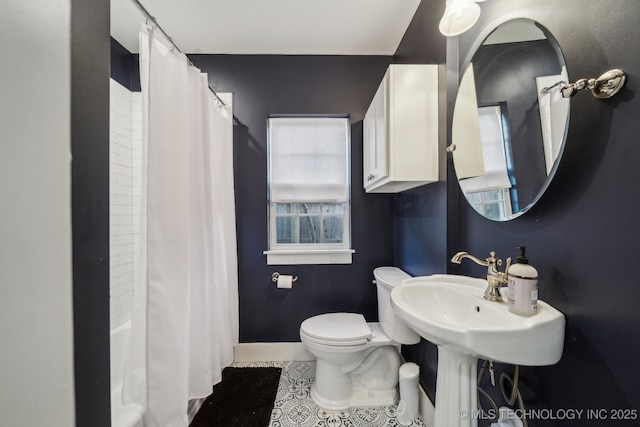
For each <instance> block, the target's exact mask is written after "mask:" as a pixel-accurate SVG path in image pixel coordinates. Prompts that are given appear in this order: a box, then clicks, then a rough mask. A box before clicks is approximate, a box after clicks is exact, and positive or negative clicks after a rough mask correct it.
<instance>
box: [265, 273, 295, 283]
mask: <svg viewBox="0 0 640 427" xmlns="http://www.w3.org/2000/svg"><path fill="white" fill-rule="evenodd" d="M278 277H280V273H278V272H277V271H276V272H275V273H273V274H272V275H271V281H272V282H277V281H278ZM296 280H298V276H293V278H292V279H291V281H292V282H295V281H296Z"/></svg>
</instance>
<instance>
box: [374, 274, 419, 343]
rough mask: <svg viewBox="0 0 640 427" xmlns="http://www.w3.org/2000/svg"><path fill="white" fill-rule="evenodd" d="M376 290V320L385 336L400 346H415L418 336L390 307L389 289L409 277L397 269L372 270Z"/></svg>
mask: <svg viewBox="0 0 640 427" xmlns="http://www.w3.org/2000/svg"><path fill="white" fill-rule="evenodd" d="M373 277H375V279H376V288H377V289H378V319H379V321H380V326H382V330H383V331H384V333H385V334H387V335H388V336H389V338H391V339H392V340H394V341H396V342H399V343H400V344H417V343H418V342H420V336H419V335H418V334H417V333H416V332H415V331H413V330H411V329H409V327H408V326H407V325H405V324H404V322H402V320H400V318H399V317H398V316H397V315H396V312H395V311H394V310H393V307H392V306H391V289H393V287H394V286H398V285H399V284H400V283H401V282H402V281H403V280H404V279H408V278H410V277H411V276H409V275H408V274H407V273H405V272H404V271H402V270H400V269H399V268H398V267H378V268H376V269H375V270H373Z"/></svg>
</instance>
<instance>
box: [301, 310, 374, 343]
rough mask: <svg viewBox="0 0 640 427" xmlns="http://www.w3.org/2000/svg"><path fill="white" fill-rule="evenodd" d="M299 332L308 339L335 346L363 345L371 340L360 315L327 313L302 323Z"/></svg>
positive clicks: (369, 331)
mask: <svg viewBox="0 0 640 427" xmlns="http://www.w3.org/2000/svg"><path fill="white" fill-rule="evenodd" d="M300 331H301V332H302V333H304V334H305V335H306V336H308V337H310V338H314V339H316V340H319V341H322V342H331V343H335V344H336V345H339V344H344V345H357V344H365V343H366V342H367V341H368V340H369V339H370V338H371V329H370V328H369V326H368V325H367V321H366V320H365V319H364V316H363V315H362V314H356V313H328V314H320V315H318V316H313V317H310V318H308V319H307V320H305V321H303V322H302V324H301V325H300Z"/></svg>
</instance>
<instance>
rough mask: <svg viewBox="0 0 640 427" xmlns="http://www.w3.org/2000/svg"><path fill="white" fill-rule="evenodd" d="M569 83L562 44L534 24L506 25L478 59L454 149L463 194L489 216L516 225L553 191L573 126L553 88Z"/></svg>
mask: <svg viewBox="0 0 640 427" xmlns="http://www.w3.org/2000/svg"><path fill="white" fill-rule="evenodd" d="M568 81H569V80H568V77H567V70H566V66H565V63H564V59H563V56H562V53H561V51H560V48H559V46H558V45H557V43H556V41H555V40H554V39H553V37H552V36H551V35H550V34H549V33H548V31H547V30H546V29H545V28H543V27H542V26H540V25H539V24H537V23H535V22H533V21H530V20H528V19H516V20H512V21H508V22H506V23H504V24H502V25H500V26H499V27H498V28H497V29H496V30H495V31H493V32H492V33H491V34H490V35H489V36H488V37H487V38H486V40H485V41H484V42H483V43H482V45H481V46H480V47H479V48H478V50H477V51H476V52H475V53H474V55H473V58H472V60H471V62H470V63H469V64H468V65H467V67H466V70H465V73H464V75H463V77H462V80H461V82H460V87H459V90H458V95H457V98H456V105H455V109H454V113H453V128H452V142H453V144H452V149H453V161H454V166H455V170H456V175H457V177H458V181H459V183H460V188H461V189H462V191H463V193H464V195H465V197H466V198H467V200H468V201H469V203H470V204H471V205H472V206H473V207H474V208H475V209H476V211H478V212H479V213H481V214H482V215H484V216H485V217H487V218H489V219H492V220H496V221H505V220H509V219H513V218H515V217H517V216H519V215H521V214H523V213H524V212H526V211H527V210H528V209H529V208H531V206H533V205H534V203H535V202H536V201H537V200H538V199H539V198H540V196H541V195H542V193H543V192H544V190H545V189H546V187H547V186H548V185H549V182H550V180H551V179H552V177H553V173H554V171H555V169H556V167H557V163H558V161H559V158H560V156H561V153H562V148H563V146H564V140H565V135H566V129H567V125H568V120H569V100H568V99H566V98H563V97H562V94H561V92H560V91H559V90H549V88H550V87H552V86H554V85H555V87H558V86H561V82H562V83H566V82H568ZM454 147H455V148H454Z"/></svg>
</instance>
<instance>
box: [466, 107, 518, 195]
mask: <svg viewBox="0 0 640 427" xmlns="http://www.w3.org/2000/svg"><path fill="white" fill-rule="evenodd" d="M478 120H479V124H480V139H481V140H482V158H483V159H484V170H485V173H484V175H481V176H477V177H475V178H468V179H462V180H460V188H462V191H463V192H464V193H465V194H468V193H478V192H481V191H490V190H500V189H504V188H511V181H510V180H509V174H508V172H507V158H506V155H505V151H504V138H503V133H502V114H501V111H500V107H499V106H488V107H479V108H478Z"/></svg>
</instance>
